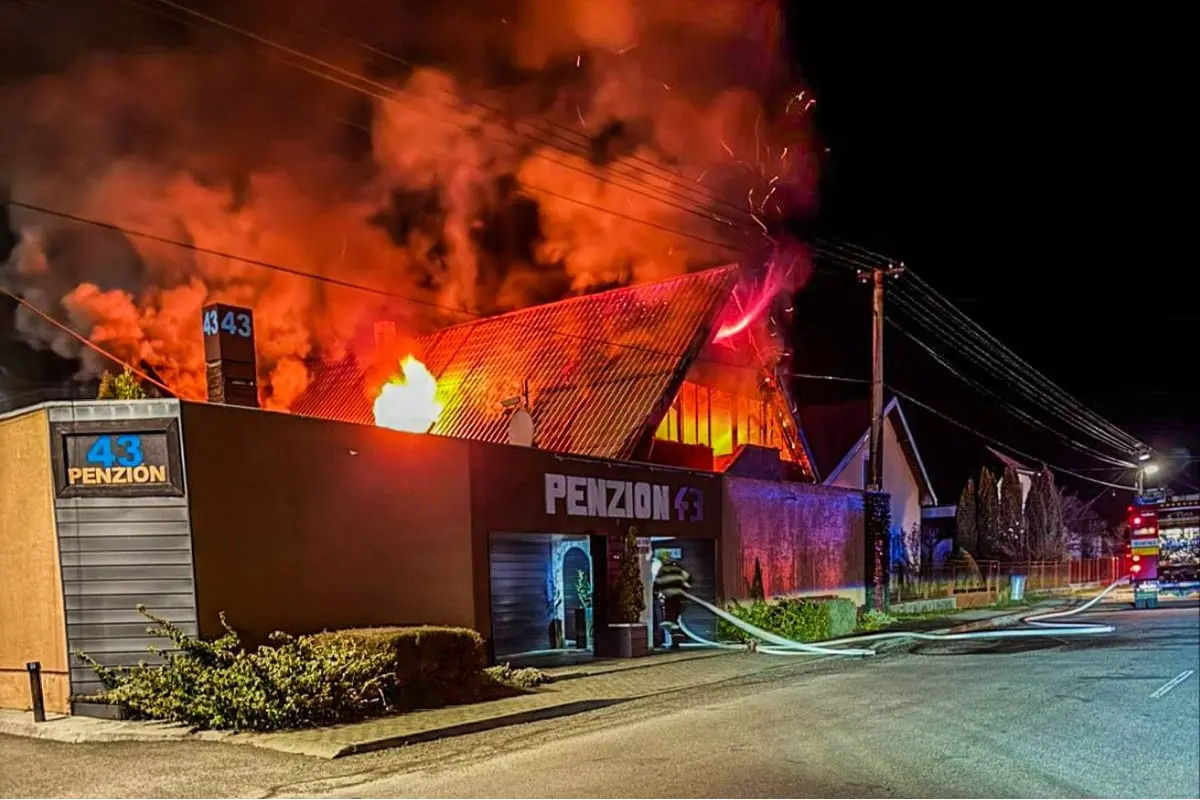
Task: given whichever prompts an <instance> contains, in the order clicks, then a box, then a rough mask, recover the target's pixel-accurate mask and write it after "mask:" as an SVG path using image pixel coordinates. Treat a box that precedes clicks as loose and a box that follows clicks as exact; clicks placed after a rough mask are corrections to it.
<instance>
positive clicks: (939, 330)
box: [891, 290, 1134, 455]
mask: <svg viewBox="0 0 1200 800" xmlns="http://www.w3.org/2000/svg"><path fill="white" fill-rule="evenodd" d="M891 299H892V300H893V301H894V302H896V303H897V304H898V305H899V307H900V308H901V309H903V310H905V311H906V312H907V314H908V316H909V317H910V318H912V319H913V320H915V321H917V322H918V323H919V324H921V325H922V326H923V327H925V328H926V329H927V330H930V331H931V332H933V333H934V334H935V335H938V336H939V337H940V338H942V339H943V340H945V341H946V342H947V343H948V344H951V345H952V346H956V347H957V348H958V349H959V351H960V352H963V353H965V354H966V356H967V357H968V358H970V359H971V360H973V361H974V362H975V363H977V364H978V365H980V366H982V367H983V368H984V369H988V368H991V369H998V370H999V371H1000V372H1002V373H1003V377H1002V380H1004V381H1005V382H1007V383H1009V384H1010V385H1015V387H1016V388H1018V389H1021V390H1024V392H1023V393H1024V394H1025V396H1026V397H1027V398H1028V399H1029V400H1031V401H1032V402H1035V403H1038V404H1040V405H1041V406H1042V407H1043V408H1045V409H1048V410H1049V411H1050V412H1051V413H1053V414H1054V415H1055V416H1057V417H1059V418H1060V419H1062V420H1063V421H1065V422H1068V423H1069V424H1073V425H1074V426H1075V427H1076V428H1078V429H1079V430H1080V431H1081V432H1083V433H1086V434H1088V435H1089V436H1092V437H1093V438H1095V439H1096V440H1097V441H1100V442H1103V443H1105V444H1107V445H1108V446H1110V447H1113V448H1114V449H1116V450H1119V451H1121V452H1128V453H1130V455H1133V454H1134V453H1133V452H1131V451H1129V449H1128V445H1127V444H1125V443H1124V442H1123V441H1122V440H1120V439H1119V438H1117V437H1116V436H1115V435H1114V434H1112V433H1111V432H1110V431H1109V430H1107V429H1105V428H1101V427H1100V426H1098V425H1097V424H1095V423H1093V422H1091V421H1090V420H1089V419H1088V418H1087V417H1086V416H1085V412H1086V411H1087V409H1085V408H1083V406H1082V404H1080V403H1079V402H1078V401H1077V400H1069V401H1067V402H1064V401H1062V400H1060V399H1058V398H1055V397H1053V396H1051V395H1049V394H1047V393H1046V392H1044V391H1042V390H1040V389H1039V388H1038V387H1036V386H1035V385H1033V384H1032V383H1030V381H1029V380H1026V379H1024V378H1022V377H1021V375H1020V374H1018V373H1017V372H1015V371H1014V370H1013V368H1011V367H1006V365H1005V364H1004V363H1003V362H1002V361H1001V360H1000V359H999V358H997V357H996V355H995V351H994V350H993V352H991V353H989V352H987V351H986V350H984V349H983V347H981V346H980V345H979V344H978V343H972V342H971V341H969V340H966V339H964V338H963V337H962V336H961V334H960V335H959V336H958V337H957V338H956V337H955V333H954V332H953V330H951V328H950V327H949V326H948V325H947V324H946V323H945V322H943V319H944V315H943V313H942V312H941V310H940V309H937V308H934V309H933V310H932V311H930V310H928V309H923V308H920V307H919V304H920V303H921V302H922V301H921V300H916V299H913V298H912V297H911V296H909V295H906V294H905V292H904V291H903V290H900V291H896V292H893V293H892V295H891ZM1108 424H1109V425H1111V423H1108Z"/></svg>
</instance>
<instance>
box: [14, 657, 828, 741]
mask: <svg viewBox="0 0 1200 800" xmlns="http://www.w3.org/2000/svg"><path fill="white" fill-rule="evenodd" d="M814 660H816V659H814ZM794 663H795V662H793V661H791V660H787V661H784V660H780V659H775V658H765V657H763V656H759V655H755V654H751V653H746V652H742V651H727V650H719V651H713V650H699V649H697V650H691V649H687V650H683V651H681V652H673V653H662V654H654V655H650V656H646V657H644V658H638V659H628V660H613V661H597V662H594V663H590V664H583V665H576V666H570V667H559V668H554V669H548V670H544V671H545V672H547V674H549V675H551V677H552V678H553V682H552V683H550V684H548V685H546V686H544V687H541V688H539V689H538V690H537V691H535V692H532V693H530V694H526V695H520V696H517V697H509V698H505V699H503V700H495V701H492V702H488V703H477V704H473V705H463V706H450V707H447V708H436V709H428V710H422V711H410V712H407V713H404V714H397V715H394V716H389V717H381V718H378V719H372V720H366V721H364V722H358V723H353V724H349V725H339V726H334V727H328V728H317V729H312V730H302V731H283V732H279V733H232V732H227V731H193V730H191V729H190V728H188V727H187V726H186V725H179V724H174V723H164V722H144V721H136V720H121V721H116V720H100V719H93V718H90V717H52V718H50V719H48V720H47V721H46V722H44V723H41V724H37V723H35V722H34V721H33V716H32V714H30V713H28V712H19V711H0V733H5V734H10V735H15V736H28V737H34V738H40V739H48V740H53V741H58V742H69V743H79V742H131V741H132V742H162V741H172V740H183V739H200V740H203V741H218V742H225V743H229V744H248V745H253V746H256V747H264V748H268V749H272V750H279V751H282V752H286V753H299V754H303V755H310V756H316V757H319V758H339V757H341V756H346V755H350V754H352V753H362V752H368V751H371V750H379V749H383V748H388V747H397V746H400V745H404V744H410V743H414V742H421V741H429V740H432V739H440V738H445V737H449V736H460V735H463V734H467V733H475V732H478V731H483V730H489V729H492V728H498V727H504V726H507V725H518V724H522V723H526V722H533V721H536V720H540V719H548V718H552V717H558V716H567V715H570V714H578V713H582V712H585V711H590V710H593V709H598V708H604V707H606V706H610V705H614V704H616V703H621V702H627V701H630V700H636V699H639V698H643V697H650V696H652V695H656V694H663V693H666V692H672V691H679V690H684V689H689V688H692V687H699V686H708V685H712V684H717V683H722V682H724V681H730V680H737V679H739V678H744V677H748V676H751V675H757V674H761V673H765V672H770V671H772V670H776V669H781V668H784V667H786V666H788V665H789V664H794Z"/></svg>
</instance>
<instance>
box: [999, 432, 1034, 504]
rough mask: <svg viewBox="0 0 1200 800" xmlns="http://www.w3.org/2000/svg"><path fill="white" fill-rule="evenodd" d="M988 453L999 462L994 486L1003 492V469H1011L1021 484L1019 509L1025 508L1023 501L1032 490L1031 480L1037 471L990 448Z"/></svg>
mask: <svg viewBox="0 0 1200 800" xmlns="http://www.w3.org/2000/svg"><path fill="white" fill-rule="evenodd" d="M988 453H989V454H991V455H992V456H993V457H994V458H995V459H996V460H997V461H999V462H1000V464H999V469H998V470H997V474H998V476H999V479H998V480H997V481H996V486H997V488H998V489H999V490H1000V491H1003V487H1004V472H1005V469H1006V468H1007V467H1012V468H1013V469H1015V470H1016V471H1017V480H1018V481H1020V483H1021V508H1025V501H1026V500H1027V499H1028V498H1029V490H1030V489H1032V488H1033V479H1034V478H1035V477H1037V470H1035V469H1033V468H1032V467H1027V466H1025V465H1024V464H1022V463H1021V462H1020V461H1017V460H1016V459H1015V458H1012V457H1010V456H1006V455H1004V454H1003V453H1001V452H1000V451H999V450H996V449H993V448H991V447H989V448H988Z"/></svg>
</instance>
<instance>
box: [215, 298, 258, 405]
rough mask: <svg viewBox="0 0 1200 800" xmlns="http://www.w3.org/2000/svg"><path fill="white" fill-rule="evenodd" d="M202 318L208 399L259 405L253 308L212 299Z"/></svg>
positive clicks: (235, 403) (232, 403)
mask: <svg viewBox="0 0 1200 800" xmlns="http://www.w3.org/2000/svg"><path fill="white" fill-rule="evenodd" d="M201 319H202V323H203V330H204V364H205V368H206V371H207V375H208V400H209V402H210V403H224V404H226V405H231V406H245V407H247V408H258V373H257V372H256V368H255V355H254V314H253V312H251V311H250V309H248V308H240V307H238V306H229V305H225V304H224V303H211V304H209V305H207V306H205V307H204V310H203V311H202V312H201Z"/></svg>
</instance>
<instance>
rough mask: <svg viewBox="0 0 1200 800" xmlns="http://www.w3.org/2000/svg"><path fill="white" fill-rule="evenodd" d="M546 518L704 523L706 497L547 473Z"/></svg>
mask: <svg viewBox="0 0 1200 800" xmlns="http://www.w3.org/2000/svg"><path fill="white" fill-rule="evenodd" d="M544 490H545V497H544V499H545V502H546V513H547V514H558V513H565V514H566V515H567V516H568V517H594V518H608V519H640V520H658V521H661V522H668V521H671V520H675V521H677V522H703V521H704V493H703V492H701V491H700V490H699V489H696V488H694V487H691V486H680V487H678V488H677V489H676V490H675V491H674V492H672V491H671V487H670V486H667V485H666V484H660V483H648V482H646V481H620V480H610V479H608V478H585V477H583V476H579V475H559V474H554V473H547V474H546V476H545V485H544Z"/></svg>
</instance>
